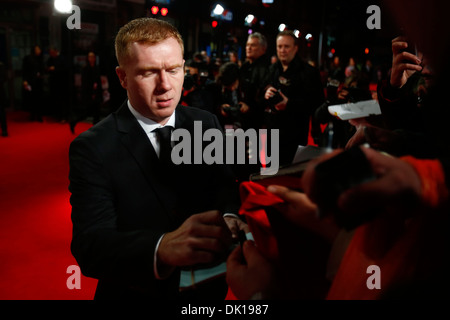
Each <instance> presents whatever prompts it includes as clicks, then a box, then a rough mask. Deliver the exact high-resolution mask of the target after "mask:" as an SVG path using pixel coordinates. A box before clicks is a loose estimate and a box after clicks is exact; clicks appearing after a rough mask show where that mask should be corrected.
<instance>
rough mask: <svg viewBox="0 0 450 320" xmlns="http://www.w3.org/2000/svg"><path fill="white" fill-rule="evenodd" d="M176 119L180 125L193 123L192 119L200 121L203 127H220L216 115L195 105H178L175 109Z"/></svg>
mask: <svg viewBox="0 0 450 320" xmlns="http://www.w3.org/2000/svg"><path fill="white" fill-rule="evenodd" d="M176 119H177V122H178V121H179V123H178V124H180V126H182V127H183V126H184V125H186V124H189V123H191V124H193V123H194V121H202V124H203V125H204V127H215V128H220V125H219V121H218V119H217V117H216V115H214V114H213V113H211V112H209V111H206V110H202V109H199V108H196V107H190V106H182V105H179V106H178V107H177V111H176Z"/></svg>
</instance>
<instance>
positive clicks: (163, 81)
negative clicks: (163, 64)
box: [158, 70, 171, 91]
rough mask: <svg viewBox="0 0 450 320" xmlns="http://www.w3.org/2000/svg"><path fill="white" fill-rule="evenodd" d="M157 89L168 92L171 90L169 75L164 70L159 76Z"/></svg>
mask: <svg viewBox="0 0 450 320" xmlns="http://www.w3.org/2000/svg"><path fill="white" fill-rule="evenodd" d="M158 89H160V90H163V91H169V90H170V89H171V85H170V81H169V75H168V74H167V72H166V71H165V70H162V71H161V72H160V74H159V83H158Z"/></svg>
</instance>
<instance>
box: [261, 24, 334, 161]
mask: <svg viewBox="0 0 450 320" xmlns="http://www.w3.org/2000/svg"><path fill="white" fill-rule="evenodd" d="M276 48H277V56H278V60H279V61H278V62H277V63H276V64H272V65H271V66H270V67H269V74H268V76H267V86H266V91H265V94H264V98H265V99H266V103H267V108H266V121H265V125H266V126H267V128H268V129H278V130H279V134H280V164H281V165H286V164H290V163H292V160H293V159H294V155H295V153H296V151H297V148H298V146H299V145H302V146H306V145H307V144H308V136H309V132H310V122H311V119H312V115H313V114H314V112H315V110H316V109H317V108H318V107H319V106H320V105H321V104H322V103H323V102H324V101H325V96H324V92H323V86H322V82H321V78H320V73H319V71H318V70H317V69H316V68H314V67H312V66H311V65H309V64H308V63H306V62H304V61H303V60H302V59H301V58H300V57H298V55H297V53H298V39H297V37H296V36H295V34H294V33H293V32H292V31H290V30H288V31H282V32H280V33H279V34H278V35H277V37H276ZM311 132H312V133H313V136H314V135H315V134H319V132H320V128H319V125H318V124H317V123H312V127H311Z"/></svg>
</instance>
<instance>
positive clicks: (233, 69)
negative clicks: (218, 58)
mask: <svg viewBox="0 0 450 320" xmlns="http://www.w3.org/2000/svg"><path fill="white" fill-rule="evenodd" d="M211 90H213V92H214V93H213V96H214V100H215V103H214V105H216V106H217V109H218V111H217V116H218V118H219V121H220V122H221V124H222V125H223V127H224V128H225V129H226V128H228V127H232V128H233V129H238V128H243V122H244V121H245V120H246V119H245V114H246V113H247V112H248V110H249V107H248V105H247V104H246V103H245V102H243V93H242V91H241V90H240V86H239V66H238V65H237V64H235V63H233V62H227V63H224V64H223V65H222V66H221V67H220V69H219V74H218V76H217V81H216V84H215V85H214V86H213V88H211Z"/></svg>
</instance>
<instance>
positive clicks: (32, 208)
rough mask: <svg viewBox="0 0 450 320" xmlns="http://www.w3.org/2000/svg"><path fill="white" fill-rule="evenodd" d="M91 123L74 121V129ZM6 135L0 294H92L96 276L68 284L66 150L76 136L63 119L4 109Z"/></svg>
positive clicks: (0, 170)
mask: <svg viewBox="0 0 450 320" xmlns="http://www.w3.org/2000/svg"><path fill="white" fill-rule="evenodd" d="M90 126H91V125H90V124H88V123H79V124H78V125H77V127H76V130H75V131H76V132H75V133H76V134H79V133H81V132H82V131H84V130H87V129H88V128H89V127H90ZM8 133H9V137H0V299H2V300H84V299H92V298H93V295H94V291H95V286H96V283H97V281H96V280H95V279H91V278H86V277H84V276H81V278H80V286H81V288H80V289H69V288H68V287H67V284H66V281H67V279H68V278H69V277H70V276H71V275H72V273H69V274H68V273H67V268H68V267H69V266H71V265H76V264H77V263H76V261H75V259H74V258H73V256H72V254H71V253H70V240H71V236H72V223H71V220H70V210H71V207H70V204H69V197H70V193H69V191H68V185H69V181H68V173H69V163H68V150H69V144H70V142H71V141H72V140H73V139H74V138H75V137H76V135H73V134H72V133H71V132H70V130H69V125H68V124H61V123H57V122H55V121H54V120H52V119H47V118H44V122H43V123H39V122H30V121H29V120H28V114H27V113H23V112H13V113H9V114H8Z"/></svg>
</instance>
